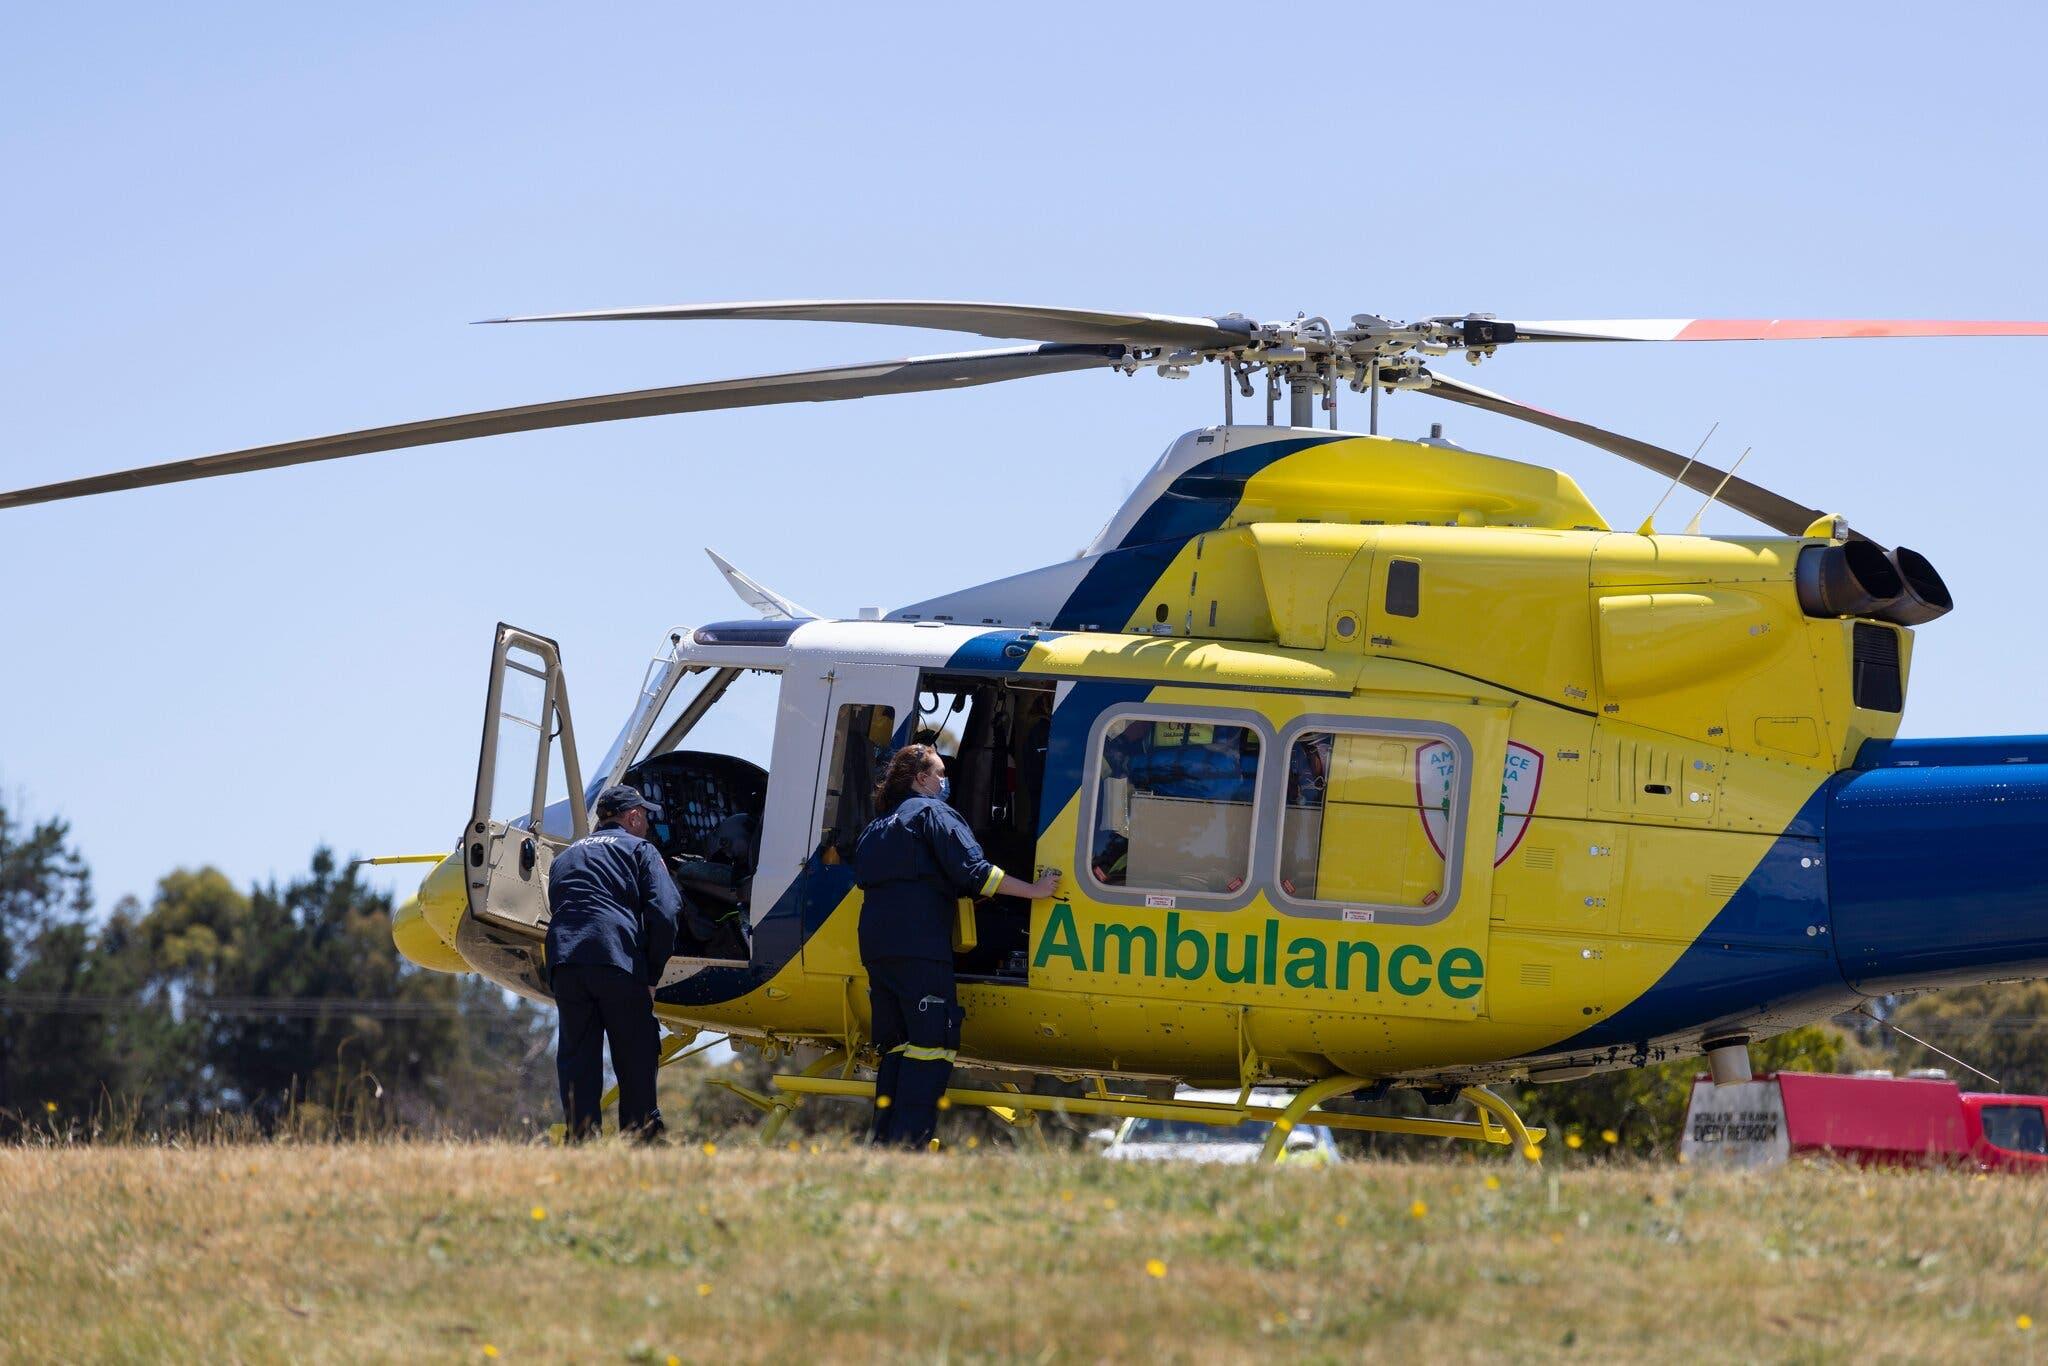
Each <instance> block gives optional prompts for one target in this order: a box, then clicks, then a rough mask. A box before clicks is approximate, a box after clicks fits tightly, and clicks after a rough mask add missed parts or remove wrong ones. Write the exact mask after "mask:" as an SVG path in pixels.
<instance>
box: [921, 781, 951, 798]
mask: <svg viewBox="0 0 2048 1366" xmlns="http://www.w3.org/2000/svg"><path fill="white" fill-rule="evenodd" d="M925 795H926V796H928V797H931V798H933V799H934V800H936V801H942V802H950V801H952V800H953V780H952V779H951V778H945V777H942V778H940V779H939V790H938V791H937V792H929V793H926V794H925Z"/></svg>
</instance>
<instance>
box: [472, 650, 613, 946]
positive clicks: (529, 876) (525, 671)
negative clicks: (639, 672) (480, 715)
mask: <svg viewBox="0 0 2048 1366" xmlns="http://www.w3.org/2000/svg"><path fill="white" fill-rule="evenodd" d="M588 833H590V817H589V814H588V812H586V811H585V810H584V802H583V773H582V770H581V769H580V768H579V767H578V766H577V762H576V736H575V732H574V730H573V729H572V728H571V726H570V722H569V694H568V691H567V689H566V687H565V686H564V683H563V680H562V658H561V651H560V649H559V647H557V646H556V644H555V642H554V641H552V640H549V639H548V638H547V637H546V636H537V635H534V634H532V633H531V632H528V631H522V630H520V629H519V628H518V627H516V626H507V625H505V624H503V623H502V622H501V623H499V625H498V633H497V638H496V640H495V642H494V643H493V645H492V648H491V679H490V690H489V694H488V700H487V701H486V703H485V705H484V737H483V750H482V754H481V756H480V757H479V759H478V762H477V771H476V799H475V801H474V803H473V804H472V806H471V808H470V817H469V827H468V830H467V832H466V838H465V839H464V841H463V845H464V849H463V862H464V865H465V867H466V869H467V873H468V877H467V882H468V888H469V913H470V915H472V916H473V917H475V918H476V920H478V921H479V922H481V923H483V924H487V925H492V926H496V927H498V928H501V929H508V930H515V931H519V932H522V933H524V934H527V935H532V936H534V937H536V938H537V937H539V936H540V935H541V934H542V933H543V932H544V931H545V930H546V928H547V922H548V902H547V886H548V868H549V866H550V865H551V864H552V863H553V862H554V859H555V855H556V854H557V853H559V852H560V851H561V850H563V849H565V848H567V847H568V846H569V845H570V844H571V843H572V842H574V841H575V840H578V839H581V838H582V837H583V836H584V835H586V834H588Z"/></svg>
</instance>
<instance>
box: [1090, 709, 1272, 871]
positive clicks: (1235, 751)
mask: <svg viewBox="0 0 2048 1366" xmlns="http://www.w3.org/2000/svg"><path fill="white" fill-rule="evenodd" d="M1262 748H1263V747H1262V745H1261V742H1260V739H1259V733H1258V732H1257V731H1256V730H1253V729H1252V728H1251V727H1249V726H1239V725H1230V724H1227V723H1225V722H1222V721H1216V720H1207V719H1196V718H1188V719H1185V720H1183V719H1177V718H1158V717H1122V718H1119V719H1116V720H1112V721H1111V722H1110V723H1109V725H1108V726H1107V727H1106V728H1105V729H1104V730H1103V732H1102V742H1101V747H1100V750H1099V751H1098V753H1097V754H1096V756H1095V759H1096V762H1095V768H1094V772H1095V775H1096V787H1095V802H1094V811H1095V816H1094V829H1093V831H1092V833H1091V844H1090V848H1089V859H1088V871H1089V876H1090V877H1091V878H1092V879H1093V880H1094V881H1095V882H1096V883H1097V884H1099V885H1100V886H1102V887H1105V888H1111V889H1124V888H1127V889H1129V890H1132V891H1143V892H1166V893H1172V894H1174V895H1176V896H1180V895H1190V896H1197V897H1199V896H1213V897H1230V896H1234V895H1236V894H1237V893H1238V892H1239V891H1240V890H1242V889H1243V887H1244V885H1245V880H1246V878H1248V877H1249V876H1250V874H1251V850H1252V811H1253V808H1254V802H1255V797H1256V792H1257V788H1258V778H1259V756H1260V753H1261V750H1262Z"/></svg>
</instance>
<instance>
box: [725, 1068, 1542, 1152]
mask: <svg viewBox="0 0 2048 1366" xmlns="http://www.w3.org/2000/svg"><path fill="white" fill-rule="evenodd" d="M834 1061H835V1062H836V1061H837V1059H834ZM769 1084H770V1085H772V1086H773V1087H774V1088H775V1089H776V1090H778V1091H782V1092H786V1093H788V1094H790V1095H791V1096H795V1097H802V1096H829V1097H834V1098H837V1099H841V1100H872V1099H874V1094H875V1084H874V1083H873V1082H871V1081H856V1080H854V1079H852V1078H842V1077H820V1076H787V1075H778V1076H774V1077H770V1078H769ZM1368 1084H1369V1083H1368V1082H1366V1081H1365V1080H1363V1079H1362V1078H1358V1077H1336V1078H1331V1079H1329V1080H1326V1081H1321V1082H1316V1083H1314V1084H1312V1085H1310V1086H1308V1087H1306V1088H1304V1089H1303V1090H1302V1091H1301V1092H1300V1093H1299V1094H1298V1095H1296V1096H1295V1097H1294V1099H1293V1100H1292V1101H1291V1102H1289V1104H1288V1105H1286V1106H1285V1107H1284V1108H1283V1107H1280V1106H1273V1105H1224V1104H1219V1103H1217V1102H1213V1101H1193V1100H1150V1099H1148V1098H1146V1097H1144V1096H1132V1095H1119V1094H1116V1093H1114V1092H1108V1091H1104V1092H1100V1093H1098V1094H1096V1095H1092V1096H1039V1095H1032V1094H1029V1093H1028V1092H1020V1091H1007V1090H1006V1091H978V1090H971V1089H966V1088H960V1087H955V1088H952V1089H950V1090H948V1091H947V1092H946V1097H945V1098H946V1101H947V1102H948V1103H949V1104H952V1105H979V1106H982V1107H984V1108H985V1109H988V1110H991V1111H993V1112H995V1114H996V1115H997V1116H998V1117H1000V1118H1002V1119H1004V1120H1005V1121H1008V1122H1010V1123H1013V1124H1014V1123H1016V1122H1017V1120H1018V1119H1019V1118H1021V1117H1024V1116H1023V1112H1027V1111H1041V1112H1049V1113H1052V1114H1063V1115H1106V1116H1109V1117H1112V1118H1116V1119H1131V1118H1136V1119H1172V1120H1192V1121H1193V1122H1195V1123H1197V1124H1217V1125H1229V1124H1241V1123H1243V1122H1244V1121H1245V1120H1248V1119H1250V1120H1270V1121H1272V1124H1273V1132H1272V1133H1271V1134H1270V1135H1268V1137H1267V1139H1266V1146H1265V1150H1264V1152H1263V1154H1262V1156H1263V1158H1264V1159H1265V1160H1266V1161H1272V1160H1274V1159H1276V1158H1277V1157H1278V1156H1279V1155H1280V1152H1281V1150H1282V1149H1283V1148H1284V1146H1285V1144H1286V1141H1287V1133H1288V1131H1289V1130H1291V1129H1293V1128H1294V1127H1295V1126H1296V1125H1298V1124H1323V1125H1327V1126H1329V1127H1330V1128H1332V1129H1351V1130H1356V1131H1362V1132H1366V1133H1379V1134H1415V1135H1418V1136H1420V1137H1423V1138H1456V1139H1463V1140H1465V1141H1467V1142H1472V1143H1494V1144H1499V1145H1502V1146H1507V1145H1509V1144H1513V1145H1516V1146H1517V1148H1518V1150H1519V1151H1520V1152H1521V1154H1522V1155H1523V1156H1524V1157H1526V1158H1528V1159H1529V1160H1530V1161H1532V1162H1534V1161H1537V1160H1538V1159H1540V1158H1541V1156H1542V1149H1541V1147H1540V1145H1541V1143H1542V1141H1543V1137H1544V1131H1543V1130H1542V1129H1529V1128H1527V1127H1525V1126H1524V1125H1523V1123H1522V1120H1521V1116H1519V1115H1517V1114H1516V1113H1515V1111H1514V1109H1513V1107H1511V1106H1510V1105H1509V1104H1508V1103H1507V1102H1506V1101H1504V1100H1502V1099H1501V1098H1500V1097H1499V1096H1496V1095H1494V1094H1493V1093H1492V1092H1491V1091H1488V1090H1487V1089H1486V1088H1485V1087H1483V1086H1468V1087H1466V1088H1465V1089H1464V1090H1463V1091H1461V1092H1459V1094H1460V1095H1462V1096H1463V1097H1464V1098H1465V1099H1466V1100H1469V1101H1471V1102H1472V1104H1473V1105H1474V1106H1475V1107H1476V1108H1477V1109H1478V1111H1479V1118H1478V1120H1477V1121H1473V1120H1465V1119H1408V1118H1404V1117H1401V1116H1397V1115H1347V1114H1338V1113H1336V1112H1334V1111H1330V1110H1322V1109H1318V1108H1316V1107H1317V1106H1319V1105H1320V1104H1321V1103H1322V1102H1323V1101H1325V1100H1329V1099H1332V1098H1334V1097H1335V1096H1338V1095H1342V1094H1344V1093H1346V1092H1350V1091H1356V1090H1358V1089H1359V1088H1360V1087H1362V1086H1366V1085H1368ZM728 1089H729V1090H731V1091H733V1092H734V1094H736V1095H738V1096H740V1098H741V1099H743V1100H745V1101H747V1102H748V1103H749V1104H752V1105H754V1106H755V1107H757V1108H758V1109H760V1110H762V1111H765V1112H781V1113H786V1112H787V1110H786V1107H787V1106H788V1104H789V1102H788V1101H785V1100H781V1099H779V1098H777V1097H771V1096H765V1095H762V1094H761V1093H759V1092H756V1091H752V1090H749V1089H747V1088H745V1087H740V1086H728ZM775 1117H776V1118H780V1117H781V1115H780V1114H777V1115H776V1116H775ZM1495 1119H1498V1120H1499V1121H1500V1122H1499V1123H1495V1122H1494V1121H1495Z"/></svg>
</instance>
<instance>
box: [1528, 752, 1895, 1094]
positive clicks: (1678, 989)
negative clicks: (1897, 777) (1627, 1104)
mask: <svg viewBox="0 0 2048 1366" xmlns="http://www.w3.org/2000/svg"><path fill="white" fill-rule="evenodd" d="M1827 801H1828V790H1827V788H1826V786H1825V785H1823V786H1822V787H1821V788H1820V789H1818V790H1816V791H1815V792H1814V794H1813V795H1812V796H1811V797H1808V798H1807V799H1806V802H1805V803H1804V805H1802V806H1801V807H1800V810H1799V814H1798V815H1797V816H1796V817H1794V818H1793V820H1792V822H1791V823H1790V826H1789V827H1788V832H1787V833H1785V834H1783V835H1780V836H1779V837H1778V838H1777V839H1776V840H1774V841H1773V842H1772V844H1771V847H1770V850H1769V851H1768V852H1767V853H1765V855H1764V856H1763V859H1762V861H1761V862H1759V863H1758V864H1757V866H1756V868H1755V870H1754V871H1752V872H1751V873H1750V875H1749V876H1748V877H1747V878H1745V879H1744V880H1743V883H1742V886H1741V887H1740V888H1739V889H1738V890H1737V891H1736V892H1735V894H1734V895H1733V896H1731V897H1729V898H1728V904H1727V905H1725V906H1723V907H1722V908H1721V910H1720V912H1719V913H1718V914H1716V915H1715V917H1714V918H1713V920H1712V921H1710V922H1709V923H1708V924H1707V927H1706V928H1705V929H1704V930H1701V931H1700V933H1699V935H1698V937H1696V938H1695V939H1694V940H1693V942H1692V943H1691V944H1690V945H1688V946H1687V947H1686V949H1685V951H1684V952H1683V953H1681V954H1680V955H1679V956H1678V961H1677V962H1675V963H1673V964H1672V965H1671V967H1670V968H1669V969H1668V970H1667V971H1666V972H1665V973H1664V975H1663V976H1662V977H1660V978H1658V979H1657V981H1656V984H1655V985H1653V986H1652V987H1651V988H1650V989H1649V990H1648V991H1646V992H1644V993H1643V994H1642V995H1641V996H1638V997H1637V998H1636V999H1635V1000H1633V1001H1631V1002H1629V1003H1628V1004H1627V1005H1625V1006H1623V1007H1622V1008H1621V1009H1620V1010H1617V1011H1615V1012H1614V1014H1612V1015H1610V1016H1608V1017H1607V1018H1606V1019H1604V1020H1602V1021H1600V1022H1599V1023H1598V1024H1595V1025H1592V1026H1590V1027H1589V1028H1586V1029H1583V1030H1581V1031H1579V1032H1578V1033H1577V1034H1574V1035H1573V1036H1572V1037H1571V1038H1569V1039H1567V1040H1565V1041H1564V1042H1563V1043H1561V1044H1558V1045H1556V1046H1555V1047H1553V1048H1546V1049H1544V1050H1543V1051H1544V1053H1545V1054H1552V1053H1584V1052H1586V1051H1588V1050H1591V1049H1600V1050H1607V1051H1614V1050H1624V1051H1626V1052H1627V1053H1629V1054H1636V1053H1643V1052H1647V1051H1648V1050H1649V1048H1650V1045H1651V1044H1652V1043H1654V1042H1655V1041H1656V1040H1658V1039H1663V1038H1668V1037H1670V1036H1672V1035H1677V1034H1686V1033H1690V1032H1693V1031H1696V1030H1698V1029H1699V1028H1700V1027H1701V1026H1703V1025H1713V1024H1716V1023H1722V1022H1729V1023H1734V1022H1737V1021H1741V1020H1744V1019H1749V1018H1753V1017H1755V1016H1758V1015H1760V1014H1764V1013H1768V1012H1773V1011H1779V1010H1783V1009H1785V1008H1787V1007H1790V1006H1794V1005H1797V1004H1800V1003H1808V1002H1815V1001H1828V1002H1833V1001H1839V1003H1840V1008H1841V1009H1847V1008H1848V1007H1849V1006H1850V1005H1852V1004H1854V1002H1855V1001H1856V999H1857V997H1856V995H1855V993H1854V992H1852V991H1851V990H1850V989H1849V984H1848V983H1847V982H1846V981H1844V980H1843V978H1842V972H1841V968H1840V966H1839V965H1838V964H1837V963H1836V961H1835V955H1834V951H1833V944H1832V940H1833V936H1832V935H1831V934H1830V933H1829V918H1828V898H1827V873H1826V868H1825V864H1824V860H1823V857H1822V854H1823V844H1822V841H1821V840H1820V839H1819V838H1817V836H1818V835H1819V834H1820V832H1821V830H1822V829H1823V822H1824V820H1825V817H1826V810H1827ZM1795 831H1798V832H1808V831H1810V832H1812V833H1810V834H1808V833H1793V832H1795ZM1802 860H1804V864H1802V862H1801V861H1802Z"/></svg>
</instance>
